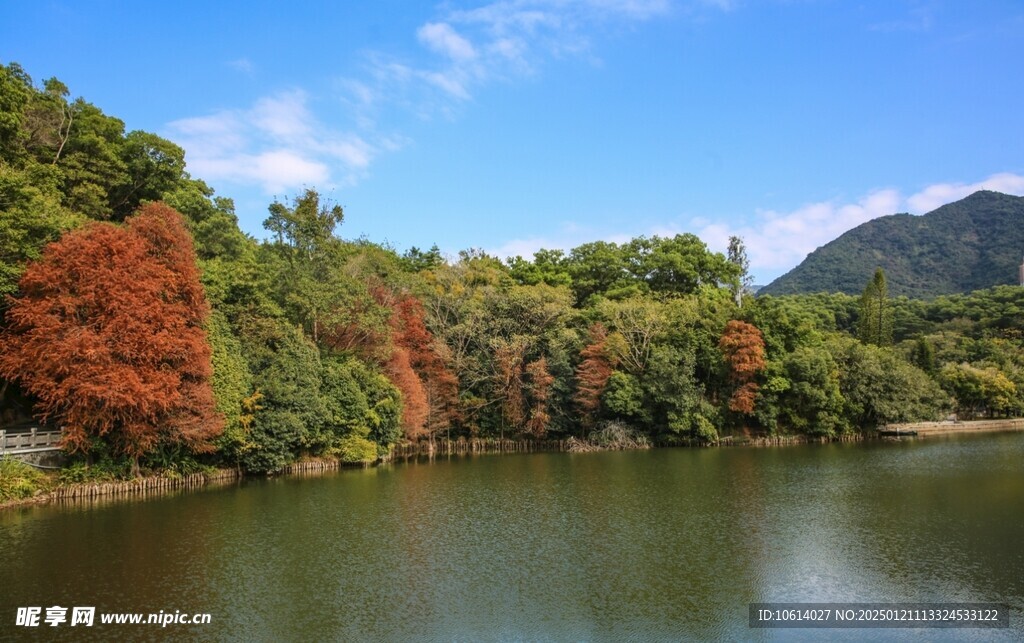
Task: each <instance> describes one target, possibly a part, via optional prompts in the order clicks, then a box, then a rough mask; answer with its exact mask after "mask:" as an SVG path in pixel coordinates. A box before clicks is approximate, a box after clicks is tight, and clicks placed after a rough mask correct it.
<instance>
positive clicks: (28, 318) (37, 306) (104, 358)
mask: <svg viewBox="0 0 1024 643" xmlns="http://www.w3.org/2000/svg"><path fill="white" fill-rule="evenodd" d="M19 285H20V290H21V293H22V294H21V296H20V297H18V298H12V299H10V300H9V301H10V309H9V310H8V311H7V316H6V319H7V328H6V329H5V330H4V332H3V335H2V336H0V343H2V344H3V345H4V346H5V350H4V351H3V353H2V354H0V375H2V376H4V377H6V378H9V379H11V380H17V381H18V382H20V384H21V386H22V387H23V389H24V390H25V391H26V392H28V393H30V394H31V395H32V396H34V397H35V398H36V399H37V400H38V402H37V411H38V413H39V414H40V415H41V416H43V417H44V418H46V419H49V420H52V421H54V422H56V423H58V424H59V425H61V426H62V427H63V428H64V436H65V437H64V444H65V446H66V447H67V448H68V449H69V450H71V451H88V450H89V449H90V447H91V446H92V441H93V440H95V439H97V438H102V439H105V440H108V441H109V442H110V443H111V444H112V445H113V446H114V447H115V449H116V450H117V451H119V452H121V453H124V454H126V455H128V456H130V457H132V458H133V459H135V461H136V462H137V460H138V458H139V457H140V456H143V455H145V454H147V453H149V452H150V451H152V450H153V449H154V448H155V447H157V445H158V444H160V443H168V444H176V445H183V446H185V447H187V448H189V449H191V450H192V451H194V452H205V451H209V450H211V449H212V447H211V443H210V440H211V439H212V438H213V437H215V436H216V435H217V434H218V433H219V432H220V430H221V428H222V425H223V419H222V418H221V417H220V416H219V415H218V414H217V413H216V412H215V410H214V399H213V392H212V390H211V387H210V377H211V366H210V347H209V345H208V344H207V342H206V336H205V332H204V330H203V322H204V320H205V318H206V316H207V314H208V312H209V308H208V305H207V303H206V300H205V297H204V295H203V290H202V286H201V285H200V282H199V271H198V269H197V267H196V259H195V254H194V251H193V249H192V240H191V238H190V236H189V233H188V231H187V230H186V228H185V224H184V222H183V220H182V218H181V215H179V214H178V213H177V212H176V211H175V210H173V209H171V208H170V207H168V206H166V205H164V204H162V203H153V204H149V205H146V206H143V207H141V208H140V209H139V210H138V211H137V214H136V215H135V216H133V217H131V218H129V219H128V220H127V222H126V225H125V226H123V227H120V226H115V225H111V224H106V223H94V224H92V225H89V226H87V227H85V228H83V229H80V230H78V231H75V232H71V233H69V234H66V235H65V236H64V237H62V238H61V239H60V240H59V241H57V242H55V243H52V244H50V245H49V246H47V247H46V249H45V251H44V253H43V256H42V258H41V259H40V260H39V261H38V262H35V263H33V264H31V265H30V266H29V267H28V269H27V270H26V271H25V274H24V275H23V276H22V278H21V282H20V284H19Z"/></svg>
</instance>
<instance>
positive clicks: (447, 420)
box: [391, 295, 459, 435]
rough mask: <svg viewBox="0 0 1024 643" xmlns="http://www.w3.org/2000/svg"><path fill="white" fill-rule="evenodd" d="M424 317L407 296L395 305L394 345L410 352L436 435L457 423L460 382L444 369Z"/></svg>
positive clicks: (429, 427) (431, 431) (431, 429)
mask: <svg viewBox="0 0 1024 643" xmlns="http://www.w3.org/2000/svg"><path fill="white" fill-rule="evenodd" d="M423 317H424V311H423V304H422V303H421V302H420V300H419V299H416V298H415V297H413V296H412V295H404V296H402V297H400V298H398V299H397V301H395V302H394V304H393V313H392V317H391V323H392V328H393V329H394V342H395V345H396V346H397V347H399V348H400V349H404V350H405V351H407V352H408V356H409V364H410V365H411V366H412V369H413V371H415V373H416V375H417V376H418V377H419V379H420V382H421V384H422V388H423V392H424V394H425V395H426V406H427V417H426V424H425V428H426V430H427V433H428V434H429V435H434V434H435V433H437V432H438V431H441V430H444V429H446V428H448V427H449V426H451V424H452V422H453V421H455V420H457V419H458V416H459V409H458V405H459V380H458V378H457V377H456V376H455V374H454V373H452V371H451V370H450V369H449V368H448V367H447V366H446V365H445V361H444V359H443V358H442V356H441V355H440V354H439V352H438V349H437V342H435V341H434V336H433V335H432V334H431V333H430V331H429V330H427V326H426V324H425V323H424V321H423Z"/></svg>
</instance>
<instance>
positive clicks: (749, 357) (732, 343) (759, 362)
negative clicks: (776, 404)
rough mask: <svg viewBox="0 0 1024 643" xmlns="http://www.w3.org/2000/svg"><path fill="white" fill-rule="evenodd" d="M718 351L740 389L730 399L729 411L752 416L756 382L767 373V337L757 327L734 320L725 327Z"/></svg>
mask: <svg viewBox="0 0 1024 643" xmlns="http://www.w3.org/2000/svg"><path fill="white" fill-rule="evenodd" d="M718 348H719V350H721V351H722V354H723V355H724V356H725V360H726V362H727V363H728V365H729V379H730V380H731V381H732V383H733V385H734V386H735V387H736V388H735V389H734V390H733V393H732V396H731V397H730V398H729V410H731V411H735V412H737V413H745V414H747V415H750V414H752V413H753V412H754V400H755V398H756V396H757V390H758V384H757V382H755V381H754V378H756V377H757V376H758V375H759V374H760V373H761V372H762V371H763V370H764V369H765V366H766V364H765V359H764V337H762V335H761V331H760V330H759V329H758V328H757V326H754V325H753V324H748V323H746V322H743V321H740V320H738V319H734V320H732V321H730V322H729V323H728V324H726V326H725V332H724V333H722V337H721V339H720V340H719V342H718Z"/></svg>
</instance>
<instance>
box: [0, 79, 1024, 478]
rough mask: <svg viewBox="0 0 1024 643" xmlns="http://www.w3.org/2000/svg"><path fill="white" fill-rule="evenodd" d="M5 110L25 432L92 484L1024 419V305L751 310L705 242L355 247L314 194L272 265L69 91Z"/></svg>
mask: <svg viewBox="0 0 1024 643" xmlns="http://www.w3.org/2000/svg"><path fill="white" fill-rule="evenodd" d="M0 108H2V118H0V210H2V213H0V214H2V216H0V294H3V295H6V296H7V298H6V299H5V300H4V303H3V304H2V308H0V315H2V321H0V342H2V346H3V351H2V353H0V377H2V378H3V380H2V381H0V391H2V393H0V395H2V399H0V404H2V407H0V412H2V413H3V414H4V419H5V421H12V420H15V419H18V418H19V417H24V416H29V415H35V416H37V417H41V418H42V419H43V420H45V421H47V422H49V423H52V424H53V425H59V426H63V427H64V428H65V431H66V437H65V444H66V447H67V449H68V450H69V451H70V452H71V453H72V454H73V455H72V460H71V462H72V468H74V467H78V468H79V469H89V468H91V467H95V466H97V463H98V462H100V461H105V462H110V461H111V459H113V461H115V462H120V463H121V465H118V466H124V467H126V468H127V471H128V474H127V475H134V474H138V473H139V472H144V471H147V470H148V471H153V470H168V469H170V470H175V469H176V468H177V469H180V470H181V471H182V472H183V473H187V472H191V471H193V470H194V467H202V466H209V465H213V464H216V465H219V466H228V467H232V468H236V469H241V470H245V471H249V472H258V473H266V472H275V471H279V470H282V469H283V468H284V467H285V466H287V465H288V464H290V463H292V462H294V461H296V460H297V459H299V458H303V457H325V458H335V459H340V460H342V461H344V462H352V463H357V462H372V461H375V460H377V459H378V458H380V457H382V456H385V455H386V454H388V453H389V451H390V450H391V449H392V447H393V446H394V445H395V444H397V443H400V442H406V441H412V442H417V441H432V440H436V439H438V438H441V437H443V438H445V439H449V440H454V439H457V438H459V437H465V438H498V439H507V438H516V439H520V438H523V439H529V440H544V439H558V440H566V439H568V438H574V439H576V440H579V441H581V443H587V444H596V443H598V442H600V439H603V438H602V435H604V434H603V433H597V431H598V430H603V431H605V432H607V430H608V427H609V426H613V427H618V428H619V429H617V430H619V433H616V435H615V436H611V437H610V438H609V439H611V438H616V436H617V439H618V438H622V439H626V438H628V440H630V441H632V442H635V443H637V444H647V443H657V444H672V443H694V442H697V443H713V442H715V441H716V440H718V439H719V438H720V437H722V436H729V435H737V436H738V435H743V436H751V435H753V436H763V435H785V434H804V435H808V436H822V437H836V436H842V435H849V434H851V433H854V432H857V431H862V430H865V429H870V428H874V427H875V426H876V425H879V424H885V423H892V422H910V421H916V420H931V419H937V418H940V417H942V416H944V415H946V414H948V413H949V412H951V411H958V412H959V413H961V414H962V415H964V416H967V415H970V416H975V415H1012V414H1017V413H1020V412H1021V411H1022V409H1024V335H1022V332H1024V330H1022V329H1024V289H1022V288H1015V287H1009V286H1006V287H997V288H992V289H989V290H985V291H979V292H976V293H971V294H966V295H954V296H946V297H940V298H937V299H934V300H931V301H920V300H910V299H907V298H897V299H893V298H891V297H889V296H888V295H887V293H886V290H885V288H886V284H885V275H884V274H882V273H878V274H876V275H875V277H874V278H872V279H871V281H870V283H868V285H867V288H866V290H865V294H864V296H863V297H860V298H858V297H853V296H850V295H843V294H833V295H828V294H819V295H804V296H785V297H772V296H763V297H753V296H750V293H749V292H747V291H746V290H745V285H746V284H748V283H749V280H748V278H747V275H746V258H745V252H744V249H743V245H742V241H741V240H739V239H734V240H733V243H732V244H731V245H730V250H729V252H728V253H727V255H722V254H719V253H715V252H711V251H710V250H708V248H707V247H706V246H705V244H704V243H703V242H702V241H701V240H700V239H698V238H697V237H696V236H694V235H691V234H680V235H676V236H674V237H657V236H655V237H649V238H648V237H639V238H636V239H633V240H631V241H627V242H624V243H621V244H616V243H611V242H605V241H597V242H593V243H587V244H584V245H581V246H579V247H577V248H573V249H572V250H569V251H562V250H541V251H539V252H537V253H536V254H535V255H534V256H533V257H532V258H523V257H515V258H513V259H510V260H507V261H502V260H500V259H499V258H497V257H493V256H490V255H488V254H487V253H485V252H483V251H481V250H478V249H469V250H465V251H462V252H460V253H459V254H458V256H456V257H444V256H442V254H441V252H440V251H439V250H438V248H437V247H436V246H435V247H432V248H430V249H429V250H423V249H420V248H415V247H414V248H410V249H409V250H407V251H405V252H403V253H398V252H396V251H395V250H394V249H392V248H390V247H387V246H384V245H380V244H377V243H373V242H371V241H369V240H366V239H350V238H345V234H344V212H343V210H342V208H341V207H339V206H337V205H334V204H331V203H328V202H325V200H324V199H322V198H321V196H320V195H319V194H318V193H317V192H316V191H315V190H312V189H310V190H307V191H305V192H304V193H302V194H300V195H298V196H296V197H295V198H292V199H289V200H286V201H283V202H282V201H275V202H274V203H271V204H269V208H268V215H267V217H266V219H265V221H264V228H265V231H266V238H265V239H264V240H259V239H256V238H254V237H252V236H250V235H248V234H246V233H244V232H242V231H241V230H240V229H239V227H238V220H237V217H236V215H235V212H234V206H233V203H232V201H231V200H230V199H227V198H224V197H221V196H217V195H215V194H214V192H213V190H212V189H210V188H209V187H208V186H207V185H206V184H205V183H203V182H202V180H200V179H198V178H195V177H192V176H190V175H189V174H188V173H187V172H186V170H185V158H184V152H183V151H182V150H181V148H179V147H178V146H176V145H175V144H174V143H172V142H170V141H167V140H165V139H162V138H160V137H158V136H156V135H153V134H149V133H146V132H139V131H133V132H125V127H124V123H123V122H121V121H120V120H118V119H116V118H113V117H111V116H107V115H106V114H104V113H103V112H102V111H101V110H99V109H98V108H97V107H95V106H93V105H91V104H89V103H87V102H85V101H84V100H82V99H76V100H70V99H69V94H68V91H67V89H66V87H64V85H63V84H61V83H60V82H59V81H57V80H56V79H50V80H48V81H46V82H44V83H43V84H42V85H41V86H39V85H36V84H35V83H33V82H32V80H31V79H30V78H29V77H28V76H27V74H25V72H24V71H23V70H22V69H21V68H20V67H19V66H17V65H16V64H9V65H7V66H5V67H0ZM950 269H951V270H953V269H955V267H952V266H951V267H950ZM865 281H866V282H867V276H866V277H865ZM744 295H746V296H744ZM83 475H84V474H83Z"/></svg>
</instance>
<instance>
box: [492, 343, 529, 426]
mask: <svg viewBox="0 0 1024 643" xmlns="http://www.w3.org/2000/svg"><path fill="white" fill-rule="evenodd" d="M525 352H526V345H525V343H524V342H523V341H521V340H520V339H519V338H515V339H513V340H501V341H497V342H495V348H494V368H495V371H496V373H495V394H496V395H497V397H498V398H499V399H500V400H501V410H502V419H503V420H506V421H508V423H509V425H511V426H512V427H514V428H516V429H519V428H521V427H522V426H523V423H524V422H525V420H526V396H525V395H523V357H524V355H525ZM501 437H502V438H504V437H505V425H504V424H502V427H501Z"/></svg>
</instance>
